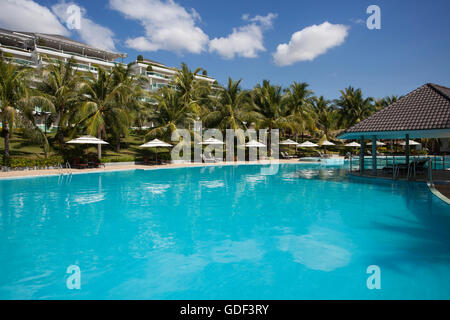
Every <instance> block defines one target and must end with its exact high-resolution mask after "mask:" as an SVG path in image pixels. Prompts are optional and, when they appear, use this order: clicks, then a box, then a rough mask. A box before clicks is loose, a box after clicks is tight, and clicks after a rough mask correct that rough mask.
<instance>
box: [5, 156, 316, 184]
mask: <svg viewBox="0 0 450 320" xmlns="http://www.w3.org/2000/svg"><path fill="white" fill-rule="evenodd" d="M279 163H310V162H301V161H299V160H298V159H292V160H279ZM245 164H247V165H250V164H257V165H264V164H265V165H268V164H270V162H269V161H255V162H242V161H241V162H218V163H180V164H174V163H171V164H165V165H137V164H135V165H121V164H118V165H109V166H106V168H97V169H71V170H72V173H73V174H86V173H93V172H108V171H122V170H136V169H142V170H156V169H169V168H183V167H202V166H224V165H245ZM63 172H64V173H67V172H68V170H67V169H63ZM59 174H61V170H60V169H49V170H24V171H8V172H0V179H5V178H23V177H39V176H51V175H59Z"/></svg>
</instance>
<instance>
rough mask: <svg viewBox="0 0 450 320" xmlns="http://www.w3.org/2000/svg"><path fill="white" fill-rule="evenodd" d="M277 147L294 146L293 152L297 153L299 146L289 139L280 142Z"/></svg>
mask: <svg viewBox="0 0 450 320" xmlns="http://www.w3.org/2000/svg"><path fill="white" fill-rule="evenodd" d="M279 145H281V146H295V151H297V147H298V146H299V145H300V144H299V143H298V142H295V141H293V140H291V139H287V140H284V141H281V142H280V143H279Z"/></svg>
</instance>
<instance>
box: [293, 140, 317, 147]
mask: <svg viewBox="0 0 450 320" xmlns="http://www.w3.org/2000/svg"><path fill="white" fill-rule="evenodd" d="M298 146H299V147H301V148H314V147H318V146H319V145H318V144H315V143H312V142H309V141H305V142H303V143H301V144H299V145H298Z"/></svg>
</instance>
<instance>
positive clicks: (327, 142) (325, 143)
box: [322, 140, 335, 154]
mask: <svg viewBox="0 0 450 320" xmlns="http://www.w3.org/2000/svg"><path fill="white" fill-rule="evenodd" d="M327 146H335V144H334V143H333V142H330V141H328V140H325V141H324V142H322V147H323V150H324V152H325V154H326V153H327Z"/></svg>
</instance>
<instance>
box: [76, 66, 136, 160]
mask: <svg viewBox="0 0 450 320" xmlns="http://www.w3.org/2000/svg"><path fill="white" fill-rule="evenodd" d="M133 92H134V91H133V88H132V87H131V86H130V83H129V82H128V81H118V79H117V74H115V73H114V72H107V71H106V70H105V69H103V68H101V67H99V68H98V73H97V77H95V76H94V75H92V74H90V75H89V79H88V80H86V81H83V83H82V84H81V86H80V90H79V94H80V99H81V104H80V106H79V108H78V110H77V112H76V114H75V117H76V124H77V125H80V126H83V128H84V130H85V131H86V132H87V133H88V134H90V135H95V136H97V137H98V138H99V139H101V138H102V135H103V136H105V137H106V133H107V130H111V131H112V132H111V133H112V134H114V135H118V134H124V135H125V134H127V132H128V128H129V124H130V123H131V119H130V116H129V112H128V111H129V105H128V104H127V103H126V102H127V99H128V98H127V97H128V96H129V95H130V94H133ZM98 156H99V158H100V157H101V145H99V146H98Z"/></svg>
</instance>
